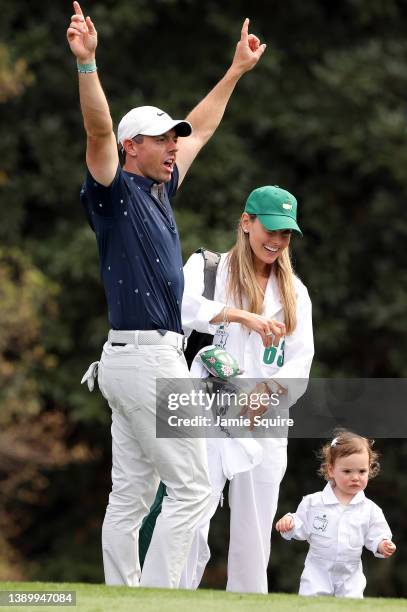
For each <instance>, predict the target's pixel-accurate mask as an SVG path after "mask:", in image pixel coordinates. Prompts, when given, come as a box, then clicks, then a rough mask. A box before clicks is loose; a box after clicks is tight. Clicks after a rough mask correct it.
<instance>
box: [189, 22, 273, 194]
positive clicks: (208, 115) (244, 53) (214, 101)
mask: <svg viewBox="0 0 407 612" xmlns="http://www.w3.org/2000/svg"><path fill="white" fill-rule="evenodd" d="M265 49H266V45H265V44H262V45H261V44H260V41H259V39H258V38H257V36H255V35H254V34H249V19H245V21H244V22H243V26H242V31H241V36H240V40H239V42H238V43H237V45H236V51H235V55H234V57H233V61H232V64H231V66H230V68H229V69H228V71H227V72H226V74H225V76H224V77H223V78H222V79H221V80H220V81H219V83H218V84H217V85H215V87H214V88H213V89H212V90H211V91H210V92H209V93H208V95H207V96H206V97H205V98H204V99H203V100H202V101H201V102H200V103H199V104H198V105H197V106H196V107H195V108H194V109H193V110H192V111H191V112H190V113H189V115H188V117H187V121H189V122H190V123H191V124H192V128H193V131H192V135H191V136H189V138H182V139H180V140H179V141H178V153H177V165H178V169H179V184H181V182H182V180H183V179H184V177H185V174H186V173H187V171H188V168H189V167H190V165H191V164H192V162H193V161H194V159H195V157H196V156H197V154H198V153H199V151H200V149H201V148H202V147H203V146H204V145H205V144H206V143H207V142H208V140H209V139H210V137H211V136H212V134H213V133H214V131H215V130H216V128H217V127H218V125H219V123H220V122H221V120H222V117H223V114H224V112H225V108H226V105H227V103H228V101H229V98H230V96H231V95H232V92H233V90H234V88H235V86H236V83H237V82H238V80H239V79H240V77H241V76H242V75H243V74H245V72H248V71H249V70H251V69H252V68H254V66H255V65H256V64H257V62H258V61H259V59H260V58H261V56H262V55H263V53H264V51H265Z"/></svg>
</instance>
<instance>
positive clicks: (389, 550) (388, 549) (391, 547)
mask: <svg viewBox="0 0 407 612" xmlns="http://www.w3.org/2000/svg"><path fill="white" fill-rule="evenodd" d="M395 551H396V545H395V544H394V542H392V541H391V540H382V541H381V542H380V544H379V546H378V547H377V552H378V553H380V554H381V555H383V557H391V555H392V554H393V553H394V552H395Z"/></svg>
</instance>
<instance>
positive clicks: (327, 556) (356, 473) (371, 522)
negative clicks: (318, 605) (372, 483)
mask: <svg viewBox="0 0 407 612" xmlns="http://www.w3.org/2000/svg"><path fill="white" fill-rule="evenodd" d="M372 445H373V442H372V441H370V440H367V439H366V438H362V437H361V436H359V435H357V434H354V433H352V432H349V431H342V432H341V433H340V434H339V435H338V436H337V437H336V438H334V439H333V440H332V442H328V443H327V444H325V445H324V446H323V447H322V449H321V451H320V458H321V459H322V463H321V467H320V469H319V474H320V475H321V476H323V477H324V478H325V479H326V480H328V484H327V485H326V487H325V488H324V490H323V491H319V492H318V493H312V494H311V495H306V496H305V497H304V498H303V500H302V502H301V503H300V505H299V506H298V508H297V512H295V514H291V513H289V514H286V515H285V516H283V518H281V519H280V520H279V521H278V522H277V524H276V529H277V531H279V532H280V533H281V535H282V536H283V538H285V539H286V540H291V538H295V539H296V540H307V541H308V542H309V544H310V548H309V552H308V555H307V558H306V560H305V567H304V571H303V573H302V576H301V583H300V590H299V594H300V595H335V597H355V598H362V597H363V591H364V589H365V586H366V578H365V576H364V574H363V568H362V562H361V555H362V548H363V546H366V548H368V549H369V550H371V551H372V553H373V554H374V555H375V557H380V558H385V557H390V556H391V555H392V554H393V553H394V552H395V550H396V546H395V544H393V542H392V541H391V538H392V534H391V531H390V528H389V526H388V524H387V522H386V519H385V518H384V515H383V512H382V510H381V509H380V508H379V506H377V505H376V504H375V503H374V502H372V501H371V500H370V499H367V497H365V494H364V493H363V491H364V489H365V488H366V486H367V483H368V480H369V478H374V476H376V475H377V474H378V472H379V469H380V466H379V463H378V461H377V458H378V455H377V453H376V452H374V451H373V450H372Z"/></svg>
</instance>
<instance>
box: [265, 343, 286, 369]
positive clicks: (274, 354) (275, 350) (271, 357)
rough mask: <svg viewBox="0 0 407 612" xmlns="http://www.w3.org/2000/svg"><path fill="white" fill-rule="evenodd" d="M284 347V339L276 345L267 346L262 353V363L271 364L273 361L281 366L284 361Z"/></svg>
mask: <svg viewBox="0 0 407 612" xmlns="http://www.w3.org/2000/svg"><path fill="white" fill-rule="evenodd" d="M284 347H285V340H283V341H282V342H281V344H279V345H278V346H269V348H266V349H265V350H264V353H263V363H265V364H266V365H273V364H274V363H275V364H276V365H277V366H278V367H279V368H281V366H282V365H283V363H284Z"/></svg>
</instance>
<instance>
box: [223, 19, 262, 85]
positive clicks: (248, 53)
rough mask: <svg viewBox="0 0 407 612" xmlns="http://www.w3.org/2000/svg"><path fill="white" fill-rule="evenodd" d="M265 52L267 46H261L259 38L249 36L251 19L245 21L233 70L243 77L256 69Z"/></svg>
mask: <svg viewBox="0 0 407 612" xmlns="http://www.w3.org/2000/svg"><path fill="white" fill-rule="evenodd" d="M265 50H266V45H265V44H262V45H261V44H260V40H259V39H258V38H257V36H255V35H254V34H249V19H245V20H244V22H243V26H242V33H241V36H240V40H239V42H238V43H237V45H236V51H235V55H234V58H233V62H232V66H231V68H232V69H233V70H236V72H237V74H238V75H239V76H241V75H242V74H244V73H245V72H248V71H249V70H251V69H252V68H254V67H255V65H256V64H257V62H258V61H259V59H260V58H261V56H262V55H263V53H264V51H265Z"/></svg>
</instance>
